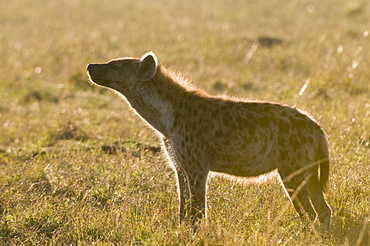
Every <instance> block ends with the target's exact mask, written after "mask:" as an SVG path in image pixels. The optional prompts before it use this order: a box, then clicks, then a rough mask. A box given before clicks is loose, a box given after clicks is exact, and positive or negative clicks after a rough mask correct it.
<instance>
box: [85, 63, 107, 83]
mask: <svg viewBox="0 0 370 246" xmlns="http://www.w3.org/2000/svg"><path fill="white" fill-rule="evenodd" d="M86 70H87V72H88V74H89V76H90V79H91V81H92V82H95V83H97V84H101V83H102V82H103V81H104V74H105V67H104V64H89V65H87V67H86Z"/></svg>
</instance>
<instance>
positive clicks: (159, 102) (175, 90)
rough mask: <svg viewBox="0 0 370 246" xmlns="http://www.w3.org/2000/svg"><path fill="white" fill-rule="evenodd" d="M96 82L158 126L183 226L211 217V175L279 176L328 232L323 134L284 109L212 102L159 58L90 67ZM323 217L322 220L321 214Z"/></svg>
mask: <svg viewBox="0 0 370 246" xmlns="http://www.w3.org/2000/svg"><path fill="white" fill-rule="evenodd" d="M87 70H88V74H89V76H90V80H91V81H92V82H93V83H94V84H96V85H99V86H103V87H107V88H110V89H113V90H115V91H117V92H119V93H120V94H121V95H122V96H123V98H124V99H126V101H127V102H128V104H129V105H130V106H131V108H132V109H133V110H134V111H135V112H136V113H137V114H138V115H139V116H140V117H141V118H142V119H143V120H144V121H145V122H146V123H148V125H149V126H150V127H152V128H153V129H154V130H155V131H156V132H157V133H158V135H159V138H160V139H161V141H162V144H163V147H164V150H165V154H166V156H167V158H168V160H169V162H170V163H171V164H172V165H173V167H174V170H175V171H176V176H177V182H178V190H179V200H180V220H184V219H186V218H189V219H190V221H192V222H193V223H195V222H196V221H197V219H199V218H202V217H204V216H205V215H206V181H207V177H208V174H209V172H218V173H225V174H229V175H232V176H238V177H257V176H260V175H263V174H266V173H269V172H272V171H274V170H277V172H278V174H279V176H280V178H281V183H282V184H283V187H284V188H285V190H286V191H287V193H288V194H289V196H290V199H291V201H292V203H293V205H294V207H295V209H296V210H297V212H298V214H299V215H300V216H301V217H302V218H303V219H305V218H309V219H311V220H312V221H313V220H315V218H316V216H317V214H318V218H319V220H320V221H321V223H322V224H323V227H324V228H325V229H326V230H328V229H329V227H330V218H331V209H330V207H329V205H328V204H327V202H326V201H325V198H324V194H323V190H324V188H325V186H326V184H327V182H328V176H329V153H328V147H327V140H326V137H325V133H324V132H323V130H322V129H321V128H320V126H319V125H318V124H317V123H316V122H315V121H314V120H313V119H312V118H311V117H310V116H308V115H307V114H305V113H303V112H302V111H300V110H298V109H295V108H291V107H288V106H284V105H281V104H276V103H270V102H260V101H247V100H242V99H232V98H228V97H226V96H211V95H209V94H207V93H206V92H204V91H202V90H200V89H198V88H195V87H194V86H192V85H191V84H190V83H189V82H187V81H186V80H184V79H183V78H182V77H181V76H180V75H179V74H176V73H173V72H171V71H169V70H167V69H166V68H165V67H164V66H163V65H161V64H158V63H157V59H156V57H155V55H154V54H153V53H151V52H150V53H147V54H145V55H144V56H143V57H142V58H141V59H136V58H123V59H115V60H111V61H109V62H108V63H104V64H90V65H88V67H87ZM316 213H317V214H316Z"/></svg>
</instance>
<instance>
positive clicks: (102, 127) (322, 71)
mask: <svg viewBox="0 0 370 246" xmlns="http://www.w3.org/2000/svg"><path fill="white" fill-rule="evenodd" d="M369 16H370V7H369V5H368V4H366V1H360V0H359V1H352V0H338V1H333V0H328V1H318V0H314V1H287V0H283V1H269V2H266V1H249V0H248V1H236V0H231V1H220V0H214V1H211V0H205V1H195V0H188V1H170V0H160V1H97V0H92V1H79V0H78V1H67V0H66V1H40V0H33V1H3V0H1V1H0V27H1V32H0V54H1V55H0V59H1V64H2V68H1V70H0V76H1V83H0V91H1V93H0V131H1V135H0V190H1V192H0V244H2V245H120V244H121V245H199V244H204V245H369V244H370V236H369V233H370V232H369V221H370V211H369V210H370V209H369V208H370V205H369V204H370V199H369V194H370V177H369V173H370V165H369V164H370V163H369V159H370V82H369V81H370V72H369V67H370V60H369V57H370V56H369V50H370V35H369V32H370V26H369ZM269 38H275V39H277V40H279V41H281V42H277V43H276V44H275V43H273V44H272V45H271V46H270V45H269V43H268V42H267V43H266V42H264V40H266V39H267V40H269ZM148 51H153V52H155V53H156V55H157V57H158V59H159V61H160V62H163V63H165V64H167V65H168V66H169V67H171V68H172V69H173V70H176V71H180V72H182V73H184V75H185V76H186V77H187V78H189V79H191V80H192V81H193V82H194V83H195V84H196V85H198V86H200V87H202V88H204V89H206V90H207V91H209V92H211V93H212V94H219V93H227V94H228V95H232V96H238V97H243V98H250V99H263V100H270V101H277V102H282V103H286V104H288V105H297V106H298V107H300V108H303V109H305V110H307V111H308V112H310V113H311V114H312V115H313V116H314V117H315V118H316V119H317V120H318V121H319V122H320V123H321V125H322V126H323V128H324V129H325V131H326V132H327V134H328V138H329V143H330V152H331V163H332V164H331V176H330V183H331V184H330V187H329V189H328V191H327V199H328V201H329V203H330V204H331V206H332V207H333V224H332V231H331V232H330V233H329V234H328V235H320V234H319V233H318V232H317V230H316V229H314V228H310V229H306V230H305V229H303V226H302V224H301V222H300V221H299V218H298V217H297V215H296V214H295V212H294V210H293V207H292V206H291V205H290V204H289V201H288V199H287V197H286V196H285V194H284V192H283V191H282V189H281V188H280V186H279V184H278V182H277V181H276V180H272V181H271V182H270V183H266V184H247V185H242V184H240V183H238V182H236V181H232V180H227V179H224V178H220V177H214V178H213V179H211V180H210V182H209V186H208V208H209V219H208V222H209V223H208V224H207V225H205V224H204V225H203V226H202V227H201V231H200V232H199V233H198V234H197V235H196V236H195V237H193V236H192V234H191V231H190V230H189V229H188V228H187V227H186V226H182V227H178V219H177V213H178V211H177V207H178V202H177V191H176V185H175V183H176V182H175V178H174V175H173V171H172V170H171V169H170V168H169V167H168V165H167V163H166V161H165V160H164V158H163V157H162V155H161V154H160V153H159V152H158V147H159V144H158V141H157V139H155V137H153V133H152V132H151V130H150V129H148V127H146V126H144V124H142V123H140V120H139V119H138V118H137V117H136V116H135V115H134V114H133V113H132V112H131V111H129V109H128V107H127V105H126V104H125V102H124V101H122V100H120V99H119V98H118V97H117V95H115V94H114V93H112V92H110V91H108V90H104V89H100V88H94V87H91V86H90V85H89V84H88V82H87V75H86V72H85V67H86V65H87V64H88V63H93V62H105V61H107V60H109V59H112V58H116V57H122V56H141V55H142V54H144V53H145V52H148ZM307 80H309V83H308V86H307V88H306V90H305V91H304V93H303V94H302V95H299V94H298V93H299V91H300V90H301V88H302V86H303V85H304V84H305V82H306V81H307Z"/></svg>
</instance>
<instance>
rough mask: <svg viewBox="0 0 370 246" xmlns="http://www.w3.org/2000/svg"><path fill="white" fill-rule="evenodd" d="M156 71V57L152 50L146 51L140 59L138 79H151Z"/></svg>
mask: <svg viewBox="0 0 370 246" xmlns="http://www.w3.org/2000/svg"><path fill="white" fill-rule="evenodd" d="M156 71H157V58H156V57H155V55H154V53H153V52H149V53H146V54H145V55H143V56H142V57H141V59H140V70H139V72H140V74H139V79H140V80H142V81H148V80H150V79H152V78H153V77H154V75H155V73H156Z"/></svg>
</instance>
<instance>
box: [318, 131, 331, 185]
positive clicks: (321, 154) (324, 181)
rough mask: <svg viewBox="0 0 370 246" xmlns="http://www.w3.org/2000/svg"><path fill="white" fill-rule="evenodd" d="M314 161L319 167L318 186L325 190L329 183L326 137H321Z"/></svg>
mask: <svg viewBox="0 0 370 246" xmlns="http://www.w3.org/2000/svg"><path fill="white" fill-rule="evenodd" d="M316 160H317V162H318V163H319V167H320V186H321V188H322V190H325V189H326V187H327V186H328V181H329V150H328V142H327V140H326V137H325V136H323V137H322V140H321V141H320V143H319V148H318V151H317V156H316Z"/></svg>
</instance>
